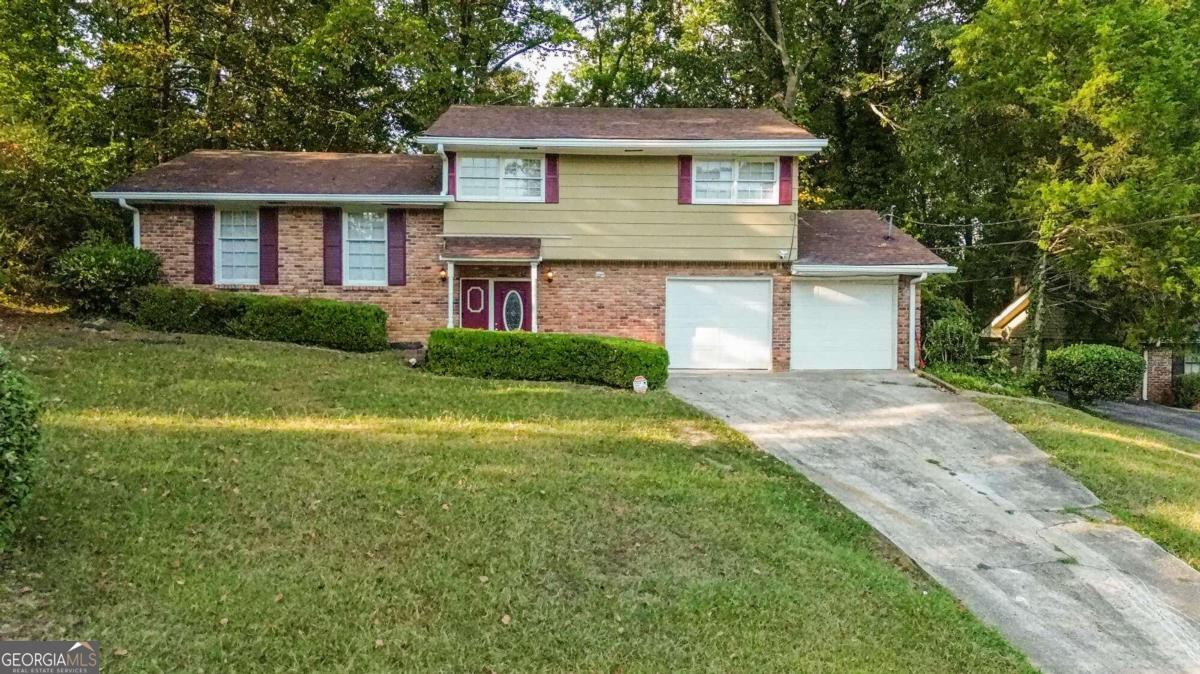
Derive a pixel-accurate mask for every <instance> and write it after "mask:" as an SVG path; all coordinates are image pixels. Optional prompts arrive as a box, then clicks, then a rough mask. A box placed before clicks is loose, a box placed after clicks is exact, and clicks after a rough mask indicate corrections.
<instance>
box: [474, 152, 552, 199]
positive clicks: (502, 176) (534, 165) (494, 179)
mask: <svg viewBox="0 0 1200 674" xmlns="http://www.w3.org/2000/svg"><path fill="white" fill-rule="evenodd" d="M456 194H457V199H459V200H460V201H544V200H545V194H546V159H545V157H540V156H539V157H506V156H495V155H493V156H487V155H464V156H461V157H459V159H458V189H457V191H456Z"/></svg>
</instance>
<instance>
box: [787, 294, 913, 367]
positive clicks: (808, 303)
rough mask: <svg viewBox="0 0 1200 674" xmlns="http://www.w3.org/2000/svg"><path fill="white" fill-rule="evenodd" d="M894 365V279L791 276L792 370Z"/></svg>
mask: <svg viewBox="0 0 1200 674" xmlns="http://www.w3.org/2000/svg"><path fill="white" fill-rule="evenodd" d="M895 367H896V279H888V280H887V281H835V280H827V281H817V280H808V281H793V282H792V369H793V370H891V369H894V368H895Z"/></svg>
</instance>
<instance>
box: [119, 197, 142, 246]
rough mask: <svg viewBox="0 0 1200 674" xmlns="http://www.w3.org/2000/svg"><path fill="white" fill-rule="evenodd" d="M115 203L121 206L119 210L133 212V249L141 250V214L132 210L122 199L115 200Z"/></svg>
mask: <svg viewBox="0 0 1200 674" xmlns="http://www.w3.org/2000/svg"><path fill="white" fill-rule="evenodd" d="M117 203H118V204H120V205H121V208H124V209H126V210H130V211H133V247H134V248H141V247H142V213H141V211H139V210H138V209H136V208H134V207H133V206H130V205H129V202H128V201H125V198H124V197H121V198H120V199H117Z"/></svg>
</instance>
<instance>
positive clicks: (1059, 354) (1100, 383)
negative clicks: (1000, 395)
mask: <svg viewBox="0 0 1200 674" xmlns="http://www.w3.org/2000/svg"><path fill="white" fill-rule="evenodd" d="M1143 367H1144V363H1143V362H1142V357H1141V356H1139V355H1138V354H1136V353H1134V352H1132V351H1129V350H1127V349H1122V348H1120V347H1116V346H1108V345H1106V344H1076V345H1074V346H1066V347H1063V348H1061V349H1055V350H1053V351H1050V352H1049V353H1047V354H1046V363H1045V365H1044V366H1043V367H1042V382H1043V383H1044V384H1045V386H1046V388H1047V389H1048V390H1051V391H1064V392H1065V393H1066V394H1067V396H1068V398H1069V399H1070V401H1071V404H1073V405H1081V404H1086V403H1090V402H1092V401H1094V400H1098V399H1099V400H1121V399H1122V398H1127V397H1129V396H1131V395H1133V392H1134V390H1135V389H1136V388H1137V385H1138V382H1139V381H1141V378H1142V369H1143Z"/></svg>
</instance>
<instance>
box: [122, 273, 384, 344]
mask: <svg viewBox="0 0 1200 674" xmlns="http://www.w3.org/2000/svg"><path fill="white" fill-rule="evenodd" d="M127 310H128V313H129V315H130V318H131V320H133V322H134V323H137V324H138V325H141V326H143V327H146V328H150V329H151V330H161V331H164V332H190V333H197V334H205V335H224V336H226V337H239V338H241V339H257V340H263V341H271V342H288V343H291V344H307V345H310V346H326V347H329V348H333V349H341V350H343V351H381V350H383V349H386V348H387V345H388V343H387V314H386V313H384V311H383V309H380V308H379V307H377V306H375V305H374V304H359V303H356V302H339V301H337V300H327V299H316V298H306V297H282V296H279V295H257V294H254V293H235V292H223V291H205V290H194V289H191V288H177V287H172V286H147V287H145V288H139V289H138V290H136V291H134V293H133V297H132V300H131V301H130V303H129V306H128V307H127Z"/></svg>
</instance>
